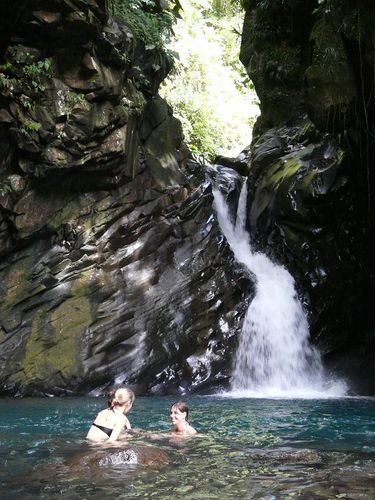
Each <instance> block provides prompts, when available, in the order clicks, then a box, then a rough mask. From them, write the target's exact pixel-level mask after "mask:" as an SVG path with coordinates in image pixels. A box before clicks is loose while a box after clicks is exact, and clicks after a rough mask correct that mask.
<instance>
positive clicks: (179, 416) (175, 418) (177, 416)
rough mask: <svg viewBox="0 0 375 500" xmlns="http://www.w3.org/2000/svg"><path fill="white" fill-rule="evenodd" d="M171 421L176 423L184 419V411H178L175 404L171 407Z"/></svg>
mask: <svg viewBox="0 0 375 500" xmlns="http://www.w3.org/2000/svg"><path fill="white" fill-rule="evenodd" d="M170 418H171V422H172V424H173V425H176V424H178V423H179V422H181V421H183V420H186V412H184V411H180V410H179V409H178V408H176V407H175V406H172V408H171V417H170Z"/></svg>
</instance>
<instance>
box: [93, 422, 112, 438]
mask: <svg viewBox="0 0 375 500" xmlns="http://www.w3.org/2000/svg"><path fill="white" fill-rule="evenodd" d="M92 425H93V426H94V427H97V428H98V429H100V430H101V431H103V432H104V433H105V434H107V436H108V437H111V434H112V431H113V429H110V428H109V427H103V425H98V424H96V423H95V422H94V423H93V424H92Z"/></svg>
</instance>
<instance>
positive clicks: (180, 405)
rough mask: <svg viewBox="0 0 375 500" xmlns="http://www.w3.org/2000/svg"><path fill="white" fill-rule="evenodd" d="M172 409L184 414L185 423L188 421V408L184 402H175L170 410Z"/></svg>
mask: <svg viewBox="0 0 375 500" xmlns="http://www.w3.org/2000/svg"><path fill="white" fill-rule="evenodd" d="M172 408H177V410H178V411H180V412H181V413H186V421H189V407H188V405H187V403H185V401H177V403H173V405H172V406H171V410H172Z"/></svg>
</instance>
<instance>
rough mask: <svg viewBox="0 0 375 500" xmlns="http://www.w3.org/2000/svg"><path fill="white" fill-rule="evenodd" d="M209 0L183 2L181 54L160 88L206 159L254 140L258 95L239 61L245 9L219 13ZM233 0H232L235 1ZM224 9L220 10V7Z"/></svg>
mask: <svg viewBox="0 0 375 500" xmlns="http://www.w3.org/2000/svg"><path fill="white" fill-rule="evenodd" d="M217 5H218V4H216V7H215V10H214V9H213V7H212V5H211V2H209V1H208V0H191V1H190V2H189V3H188V2H185V3H183V12H182V15H183V20H179V21H178V22H177V24H176V28H175V31H176V41H175V42H173V43H172V44H171V49H172V50H174V51H175V52H177V53H178V54H179V60H177V61H176V63H175V69H174V71H173V73H172V74H171V75H170V76H169V78H168V79H167V80H166V82H165V84H164V85H163V88H162V89H161V92H162V95H163V96H164V97H165V98H166V100H167V101H168V103H169V104H170V105H171V106H172V108H173V111H174V115H175V116H176V117H177V118H178V119H179V120H180V121H181V123H182V127H183V131H184V135H185V141H186V142H187V144H188V146H189V148H190V149H191V150H192V151H193V152H195V153H197V154H199V155H203V156H205V157H206V158H207V159H212V158H213V157H214V156H215V155H216V154H229V155H234V154H235V155H236V154H238V153H239V152H240V150H241V149H242V148H243V147H245V146H247V145H248V144H249V143H250V142H251V132H252V125H253V123H254V121H255V116H256V114H257V113H258V107H257V105H256V95H255V92H254V89H253V86H252V84H251V82H250V81H249V79H248V77H247V74H246V73H245V70H244V68H243V66H242V64H241V63H240V61H239V45H240V35H239V31H240V28H239V27H240V26H241V24H242V15H240V13H239V10H238V6H237V7H236V9H237V10H234V12H236V13H235V14H230V15H226V14H220V16H219V15H218V6H217ZM233 5H234V4H233ZM220 12H221V11H220Z"/></svg>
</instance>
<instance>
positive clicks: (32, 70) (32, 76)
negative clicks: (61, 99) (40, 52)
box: [23, 59, 51, 92]
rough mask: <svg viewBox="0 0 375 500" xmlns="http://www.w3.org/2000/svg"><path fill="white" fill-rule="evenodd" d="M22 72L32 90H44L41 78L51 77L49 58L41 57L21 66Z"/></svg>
mask: <svg viewBox="0 0 375 500" xmlns="http://www.w3.org/2000/svg"><path fill="white" fill-rule="evenodd" d="M23 72H24V74H25V75H26V77H27V78H28V80H29V82H30V84H31V86H32V87H33V88H34V90H36V91H41V92H44V91H45V86H44V85H43V83H42V80H41V78H42V77H47V78H51V60H50V59H42V60H40V61H37V62H32V63H30V64H26V65H25V66H24V67H23Z"/></svg>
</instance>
